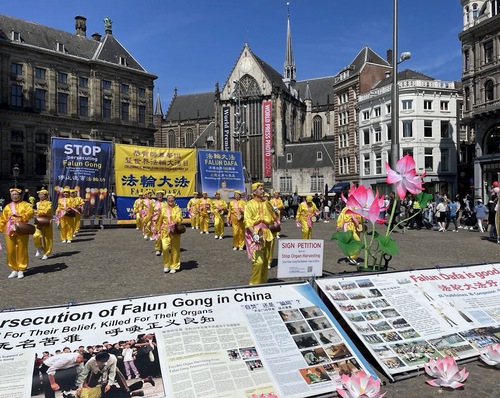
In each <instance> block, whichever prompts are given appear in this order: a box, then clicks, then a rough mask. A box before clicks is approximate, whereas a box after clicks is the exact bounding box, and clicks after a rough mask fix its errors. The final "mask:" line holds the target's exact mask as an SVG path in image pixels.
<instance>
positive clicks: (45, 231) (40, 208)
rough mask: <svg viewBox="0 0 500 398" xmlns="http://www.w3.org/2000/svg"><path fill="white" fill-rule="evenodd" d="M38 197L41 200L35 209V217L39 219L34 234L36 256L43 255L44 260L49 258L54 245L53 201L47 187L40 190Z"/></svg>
mask: <svg viewBox="0 0 500 398" xmlns="http://www.w3.org/2000/svg"><path fill="white" fill-rule="evenodd" d="M38 198H39V199H40V201H39V202H37V203H36V210H35V217H36V220H37V223H36V231H35V234H34V235H33V242H34V245H35V247H36V249H37V250H36V254H35V257H39V256H42V260H47V258H48V256H50V254H51V253H52V247H53V245H54V232H53V229H52V215H53V210H52V203H51V201H50V200H48V199H49V192H48V191H47V190H46V189H41V190H40V191H38ZM42 220H43V222H42ZM47 221H48V223H47Z"/></svg>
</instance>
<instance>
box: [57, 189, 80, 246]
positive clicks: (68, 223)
mask: <svg viewBox="0 0 500 398" xmlns="http://www.w3.org/2000/svg"><path fill="white" fill-rule="evenodd" d="M56 214H57V217H58V218H59V235H60V237H61V243H71V240H72V239H73V228H72V226H73V225H74V221H73V218H75V215H76V212H75V210H74V209H73V199H71V197H70V189H69V188H64V189H63V197H62V198H60V199H59V201H58V203H57V209H56Z"/></svg>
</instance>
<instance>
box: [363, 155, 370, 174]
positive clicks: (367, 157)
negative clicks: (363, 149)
mask: <svg viewBox="0 0 500 398" xmlns="http://www.w3.org/2000/svg"><path fill="white" fill-rule="evenodd" d="M370 173H371V170H370V154H369V153H366V154H364V155H363V175H365V176H369V175H370Z"/></svg>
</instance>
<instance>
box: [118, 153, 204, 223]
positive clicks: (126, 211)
mask: <svg viewBox="0 0 500 398" xmlns="http://www.w3.org/2000/svg"><path fill="white" fill-rule="evenodd" d="M195 175H196V151H195V149H178V148H155V147H144V146H135V145H124V144H116V145H115V179H116V196H117V198H116V206H117V217H118V219H119V220H131V217H130V214H131V213H132V207H133V204H134V201H135V199H137V196H138V195H139V194H140V193H146V192H152V193H153V196H154V194H155V192H156V191H159V190H162V191H164V192H165V193H166V194H167V195H169V194H173V195H175V196H176V202H177V204H178V205H179V206H180V207H181V209H182V211H183V214H184V215H185V217H187V215H186V214H187V212H186V205H187V201H188V200H189V198H190V197H191V196H192V195H193V192H194V187H195Z"/></svg>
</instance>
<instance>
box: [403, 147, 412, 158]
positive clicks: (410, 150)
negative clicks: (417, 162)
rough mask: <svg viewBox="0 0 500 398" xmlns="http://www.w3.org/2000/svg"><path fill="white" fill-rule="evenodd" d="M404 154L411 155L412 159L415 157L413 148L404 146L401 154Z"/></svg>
mask: <svg viewBox="0 0 500 398" xmlns="http://www.w3.org/2000/svg"><path fill="white" fill-rule="evenodd" d="M406 155H408V156H411V157H412V158H413V159H415V158H414V157H413V148H404V149H403V156H406Z"/></svg>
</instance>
